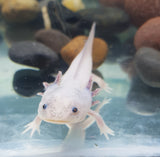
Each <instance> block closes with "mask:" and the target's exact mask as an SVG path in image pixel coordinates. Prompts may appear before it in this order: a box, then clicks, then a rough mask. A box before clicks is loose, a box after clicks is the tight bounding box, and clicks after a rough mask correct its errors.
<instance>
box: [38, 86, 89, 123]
mask: <svg viewBox="0 0 160 157" xmlns="http://www.w3.org/2000/svg"><path fill="white" fill-rule="evenodd" d="M91 102H92V98H91V93H90V91H89V90H88V89H81V90H77V89H75V88H68V87H66V88H65V87H64V86H63V88H62V87H60V86H58V85H51V86H50V87H48V88H47V90H46V91H45V92H44V94H43V96H42V100H41V102H40V104H39V108H38V116H39V117H40V118H41V119H42V120H44V121H46V122H50V123H58V124H67V123H68V124H73V123H78V122H81V121H83V120H84V119H85V117H86V115H87V112H88V111H89V109H90V107H91Z"/></svg>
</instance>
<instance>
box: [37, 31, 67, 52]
mask: <svg viewBox="0 0 160 157" xmlns="http://www.w3.org/2000/svg"><path fill="white" fill-rule="evenodd" d="M35 39H36V40H37V41H38V42H41V43H43V44H44V45H46V46H48V47H49V48H51V49H52V50H53V51H55V52H56V53H59V52H60V50H61V48H62V47H63V46H65V45H66V44H67V43H68V42H69V41H70V38H69V37H68V36H66V35H65V34H63V33H61V32H60V31H58V30H54V29H42V30H39V31H38V32H37V33H36V34H35Z"/></svg>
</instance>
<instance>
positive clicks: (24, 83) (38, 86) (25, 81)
mask: <svg viewBox="0 0 160 157" xmlns="http://www.w3.org/2000/svg"><path fill="white" fill-rule="evenodd" d="M54 79H55V78H54V77H52V76H50V75H49V74H45V73H42V72H41V71H37V70H31V69H21V70H18V71H17V72H16V73H15V74H14V78H13V88H14V90H15V91H16V92H17V93H18V94H20V95H22V96H27V97H29V96H34V95H36V94H37V93H38V92H43V91H44V87H43V84H42V83H43V82H49V83H50V82H53V81H54Z"/></svg>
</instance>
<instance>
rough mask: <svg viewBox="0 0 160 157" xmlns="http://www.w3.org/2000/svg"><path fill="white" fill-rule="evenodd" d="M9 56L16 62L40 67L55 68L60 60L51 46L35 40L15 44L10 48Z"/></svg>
mask: <svg viewBox="0 0 160 157" xmlns="http://www.w3.org/2000/svg"><path fill="white" fill-rule="evenodd" d="M9 57H10V59H11V60H13V61H14V62H16V63H20V64H24V65H28V66H32V67H37V68H40V69H48V68H54V66H56V64H57V62H58V60H59V58H58V55H57V54H56V53H55V52H54V51H52V50H51V49H50V48H48V47H46V46H45V45H43V44H41V43H38V42H33V41H22V42H17V43H15V44H13V45H12V47H11V48H10V49H9Z"/></svg>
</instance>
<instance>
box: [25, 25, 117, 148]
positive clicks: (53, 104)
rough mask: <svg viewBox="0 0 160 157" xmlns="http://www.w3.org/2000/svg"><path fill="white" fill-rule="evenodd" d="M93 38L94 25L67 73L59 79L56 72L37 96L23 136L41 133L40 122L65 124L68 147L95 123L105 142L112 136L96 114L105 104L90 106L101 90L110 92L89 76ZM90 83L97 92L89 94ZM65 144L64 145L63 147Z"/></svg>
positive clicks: (99, 80) (104, 85)
mask: <svg viewBox="0 0 160 157" xmlns="http://www.w3.org/2000/svg"><path fill="white" fill-rule="evenodd" d="M94 34H95V23H93V25H92V28H91V31H90V34H89V37H88V39H87V41H86V43H85V45H84V48H83V49H82V50H81V52H80V53H79V54H78V55H77V56H76V58H75V59H74V60H73V61H72V63H71V65H70V67H69V68H68V70H67V71H66V73H65V74H64V75H62V73H61V72H58V75H57V77H56V79H55V81H54V82H53V83H51V84H48V83H47V82H44V83H43V85H44V87H45V92H44V93H39V95H41V96H42V99H41V101H40V103H39V108H38V115H37V116H36V118H35V119H34V120H33V122H31V123H29V124H28V125H26V127H27V128H26V130H25V131H24V132H23V133H25V132H27V131H28V130H30V129H31V130H32V131H31V136H32V135H33V133H34V132H35V131H36V130H37V131H38V132H40V130H39V126H40V124H41V121H42V120H43V121H46V122H49V123H56V124H65V125H67V126H68V127H69V133H68V135H67V137H66V139H67V140H66V141H67V142H68V143H71V141H74V138H75V139H76V136H79V137H80V138H81V139H84V136H85V135H84V134H85V129H86V128H88V127H89V126H90V125H92V124H93V123H94V121H96V123H97V126H98V128H99V129H100V133H101V134H104V135H105V137H106V138H107V139H108V134H110V135H114V132H113V131H112V130H111V129H110V128H109V127H108V126H107V125H106V124H105V122H104V120H103V118H102V117H101V116H100V114H99V110H100V109H101V108H102V107H103V105H104V104H105V103H106V101H104V102H102V103H101V104H99V101H94V102H93V97H94V96H96V95H97V94H98V93H99V92H100V91H101V90H102V89H104V90H105V91H107V92H109V91H110V89H109V87H108V85H107V84H106V83H105V82H104V81H103V80H102V79H101V78H99V77H98V76H96V75H95V74H92V46H93V39H94ZM93 82H96V83H97V84H98V85H99V87H100V88H97V89H96V90H95V91H92V84H93ZM96 104H99V105H97V108H96V109H95V110H92V109H91V107H92V106H93V105H96ZM87 115H88V116H89V117H87ZM77 130H78V132H80V133H79V135H77ZM81 136H82V137H81ZM80 138H79V139H80ZM71 139H72V140H71ZM67 142H65V143H66V145H67V144H68V143H67ZM72 146H73V145H72Z"/></svg>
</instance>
